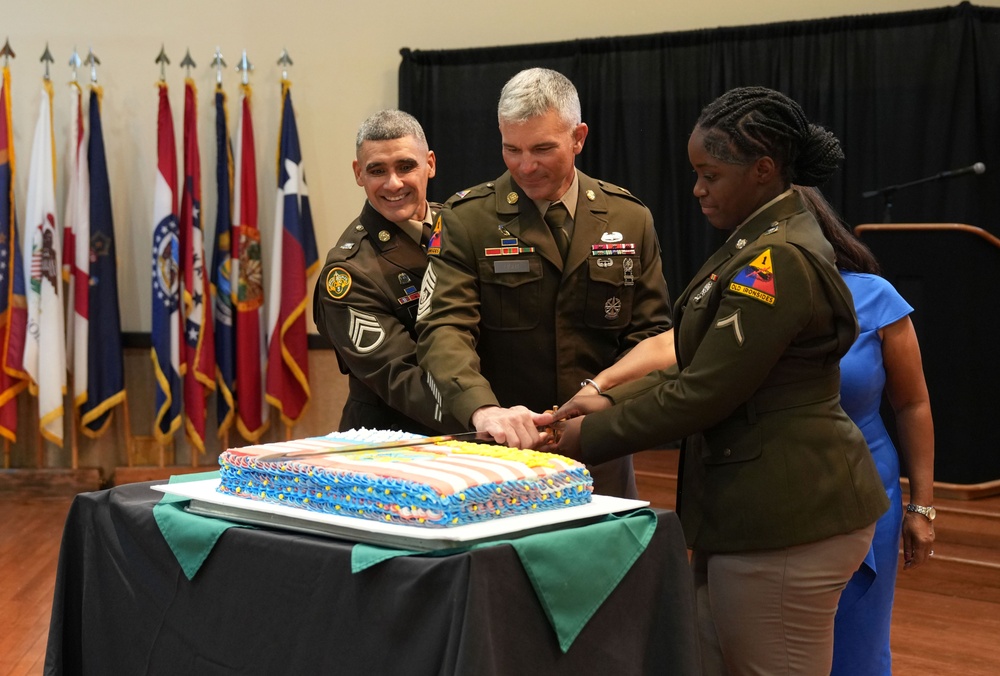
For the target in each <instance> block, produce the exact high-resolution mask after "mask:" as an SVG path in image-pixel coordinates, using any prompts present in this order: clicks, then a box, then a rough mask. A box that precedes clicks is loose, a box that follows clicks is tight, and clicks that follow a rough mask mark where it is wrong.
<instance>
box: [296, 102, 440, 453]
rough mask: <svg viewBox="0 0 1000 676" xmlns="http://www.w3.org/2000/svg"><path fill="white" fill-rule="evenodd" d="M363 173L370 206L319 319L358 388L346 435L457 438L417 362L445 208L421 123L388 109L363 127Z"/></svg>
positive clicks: (331, 273)
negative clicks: (436, 193) (423, 288)
mask: <svg viewBox="0 0 1000 676" xmlns="http://www.w3.org/2000/svg"><path fill="white" fill-rule="evenodd" d="M356 151H357V159H356V160H355V161H354V176H355V178H356V180H357V182H358V185H360V186H361V187H363V188H364V189H365V195H366V196H367V200H366V201H365V205H364V208H363V209H362V210H361V215H360V216H358V217H357V218H356V219H355V220H354V222H352V223H351V224H350V225H349V226H347V229H346V230H345V231H344V234H343V235H341V237H340V240H339V241H338V242H337V245H336V246H334V247H333V249H331V250H330V253H329V254H327V258H326V265H325V267H324V268H323V271H322V272H321V273H320V275H319V279H318V281H317V284H316V290H315V293H314V296H313V301H314V302H313V319H314V320H315V321H316V326H317V327H318V328H319V331H320V333H321V334H322V335H323V336H324V337H326V338H327V339H328V340H329V341H330V342H331V343H332V344H333V346H334V348H335V349H336V351H337V360H338V362H339V364H340V369H341V371H342V372H344V373H346V374H348V385H349V388H350V391H349V395H348V398H347V402H346V403H345V404H344V411H343V413H342V414H341V418H340V425H339V429H340V430H348V429H351V428H360V427H367V428H369V429H392V430H403V431H407V432H414V433H418V434H430V433H436V432H439V431H441V430H447V431H452V430H454V429H456V426H457V423H456V422H455V421H454V419H452V418H451V417H449V416H448V415H447V413H445V412H444V411H443V410H442V406H441V399H440V394H439V392H438V391H437V390H436V389H435V388H434V387H432V385H431V383H430V381H429V380H428V378H427V377H426V374H425V373H424V372H423V371H422V370H421V369H420V367H419V366H418V365H417V359H416V353H415V349H416V342H415V337H416V334H415V333H414V322H415V320H416V314H417V301H418V299H419V297H420V291H419V290H420V283H421V280H422V279H423V275H424V270H425V269H426V267H427V254H426V241H427V240H428V239H429V237H430V230H431V224H432V223H433V222H434V217H435V215H436V213H437V210H438V209H439V208H440V205H437V204H430V203H428V202H427V181H428V180H429V179H430V178H431V177H433V176H434V170H435V158H434V152H433V151H431V150H429V149H428V147H427V139H426V137H425V136H424V130H423V128H422V127H421V126H420V123H419V122H417V120H416V119H414V118H413V116H411V115H409V114H407V113H404V112H402V111H399V110H383V111H380V112H378V113H375V114H374V115H372V116H371V117H369V118H368V119H367V120H365V121H364V123H362V125H361V128H360V129H359V130H358V135H357V142H356Z"/></svg>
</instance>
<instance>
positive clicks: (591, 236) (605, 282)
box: [417, 68, 670, 497]
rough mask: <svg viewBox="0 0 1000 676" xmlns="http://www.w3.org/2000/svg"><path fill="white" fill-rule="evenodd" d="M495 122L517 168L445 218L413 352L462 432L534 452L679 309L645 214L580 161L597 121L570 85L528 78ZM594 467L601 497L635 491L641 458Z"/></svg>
mask: <svg viewBox="0 0 1000 676" xmlns="http://www.w3.org/2000/svg"><path fill="white" fill-rule="evenodd" d="M497 117H498V122H499V125H500V135H501V141H502V145H501V151H502V154H503V159H504V163H505V164H506V165H507V172H505V173H504V174H503V175H502V176H500V177H499V178H498V179H496V180H494V181H489V182H487V183H483V184H481V185H478V186H476V187H473V188H470V189H468V190H462V191H461V192H458V193H456V194H455V195H454V196H453V197H452V198H451V199H450V200H449V201H448V203H447V205H446V208H445V209H444V210H443V211H442V212H441V216H440V217H439V219H438V221H437V225H435V234H434V237H433V238H432V241H431V245H430V246H429V247H428V256H429V262H428V268H427V275H425V277H424V285H423V288H422V289H421V298H420V310H419V312H418V315H417V328H418V332H419V338H418V341H417V351H418V357H419V360H420V365H421V366H422V367H423V368H424V369H425V370H426V371H427V372H428V373H429V374H430V376H431V377H432V378H433V380H434V382H435V384H436V387H437V388H439V389H440V391H441V393H442V395H443V401H444V402H445V404H446V406H447V407H448V409H449V410H450V411H451V412H452V414H454V416H455V417H456V418H457V419H458V421H459V422H460V423H461V424H464V425H466V426H467V427H468V428H470V429H474V430H477V431H479V432H481V433H482V434H483V435H484V436H488V437H490V438H492V439H494V440H495V441H497V442H498V443H501V444H506V445H508V446H519V447H522V448H533V447H537V446H539V445H541V444H544V443H545V441H546V436H545V434H543V433H539V431H538V429H537V427H536V418H537V415H538V413H539V412H541V411H544V410H546V409H548V408H550V407H552V406H554V405H556V404H558V403H559V402H563V401H566V400H567V399H569V398H570V397H571V396H573V394H575V393H576V392H577V390H579V389H580V387H581V383H584V382H592V381H591V380H590V379H591V377H592V376H593V375H594V374H595V373H598V372H599V371H601V370H602V369H604V368H606V367H608V366H610V365H611V364H612V363H614V362H615V361H616V360H617V359H618V358H620V357H621V356H622V355H623V354H624V353H625V352H627V351H628V350H629V349H631V348H632V347H633V346H634V345H636V344H638V343H639V342H640V341H641V340H642V339H643V338H646V337H649V336H652V335H655V334H658V333H661V332H663V331H666V330H667V329H669V328H670V310H669V305H668V296H667V287H666V282H665V281H664V278H663V270H662V267H661V263H660V247H659V243H658V241H657V239H656V234H655V232H654V231H653V217H652V215H651V214H650V213H649V210H648V209H647V208H646V207H645V206H644V205H643V204H642V202H640V201H639V200H638V199H637V198H636V197H634V196H633V195H632V194H631V193H629V192H628V191H627V190H625V189H624V188H619V187H618V186H615V185H612V184H611V183H608V182H606V181H599V180H597V179H594V178H591V177H589V176H587V175H586V174H584V173H583V172H581V171H579V170H577V168H576V166H575V160H576V156H577V155H579V154H580V152H581V151H582V150H583V144H584V141H585V140H586V138H587V133H588V127H587V125H586V124H585V123H583V122H582V121H581V114H580V99H579V96H578V94H577V91H576V88H575V87H574V86H573V83H572V82H570V81H569V79H567V78H566V77H565V76H564V75H562V74H560V73H557V72H555V71H553V70H548V69H544V68H531V69H528V70H525V71H522V72H520V73H518V74H516V75H515V76H514V77H512V78H511V79H510V81H508V82H507V84H506V85H505V86H504V88H503V91H502V92H501V94H500V101H499V105H498V107H497ZM591 471H592V473H593V475H594V486H595V490H596V491H597V492H599V493H604V494H607V495H618V496H627V497H634V496H635V495H636V490H635V479H634V476H633V473H632V462H631V458H629V457H626V458H619V459H615V460H614V461H612V462H609V463H604V464H602V465H599V466H596V467H592V468H591Z"/></svg>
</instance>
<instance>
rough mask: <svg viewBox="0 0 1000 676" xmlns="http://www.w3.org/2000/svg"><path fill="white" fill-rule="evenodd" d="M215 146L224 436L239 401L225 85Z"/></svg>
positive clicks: (219, 96) (215, 277)
mask: <svg viewBox="0 0 1000 676" xmlns="http://www.w3.org/2000/svg"><path fill="white" fill-rule="evenodd" d="M215 147H216V151H217V157H218V159H217V161H216V165H215V166H216V168H215V180H216V185H217V188H218V209H217V210H216V216H215V251H214V252H213V253H212V293H213V295H214V309H215V327H214V328H215V361H216V382H217V383H218V386H219V396H218V397H217V398H216V414H217V415H216V417H217V418H218V423H219V436H220V437H222V436H224V435H225V434H226V433H227V432H228V431H229V428H230V427H231V426H232V424H233V420H234V418H235V413H236V405H235V402H234V400H233V391H234V390H235V386H234V383H233V381H234V380H235V375H236V366H235V363H236V357H235V354H234V350H235V348H236V339H235V336H234V335H233V297H232V287H231V285H230V283H229V279H230V274H231V270H232V259H231V257H230V254H231V253H232V243H231V242H232V237H231V230H232V227H233V220H232V209H231V206H230V205H231V204H232V199H231V196H232V194H233V152H232V146H231V145H230V144H229V120H228V118H227V114H226V93H225V92H224V91H223V90H222V85H221V84H220V85H217V86H216V88H215Z"/></svg>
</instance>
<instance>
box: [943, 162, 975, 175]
mask: <svg viewBox="0 0 1000 676" xmlns="http://www.w3.org/2000/svg"><path fill="white" fill-rule="evenodd" d="M985 171H986V165H985V164H983V163H982V162H976V163H975V164H973V165H972V166H968V167H962V168H961V169H952V170H951V171H942V172H941V173H940V174H938V176H937V177H938V178H954V177H956V176H964V175H966V174H982V173H984V172H985Z"/></svg>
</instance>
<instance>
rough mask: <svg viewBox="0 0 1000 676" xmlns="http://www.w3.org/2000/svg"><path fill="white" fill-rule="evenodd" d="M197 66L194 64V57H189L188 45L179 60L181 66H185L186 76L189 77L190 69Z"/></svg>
mask: <svg viewBox="0 0 1000 676" xmlns="http://www.w3.org/2000/svg"><path fill="white" fill-rule="evenodd" d="M197 67H198V64H196V63H195V62H194V59H192V58H191V48H190V47H189V48H188V50H187V51H186V52H185V53H184V59H183V60H182V61H181V68H187V76H188V77H191V69H192V68H197Z"/></svg>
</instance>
